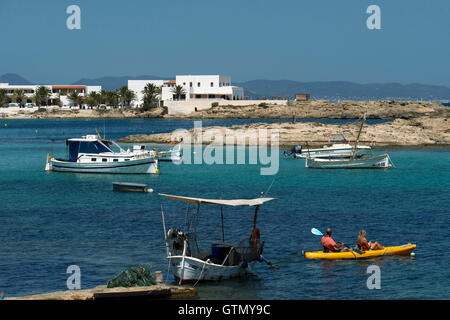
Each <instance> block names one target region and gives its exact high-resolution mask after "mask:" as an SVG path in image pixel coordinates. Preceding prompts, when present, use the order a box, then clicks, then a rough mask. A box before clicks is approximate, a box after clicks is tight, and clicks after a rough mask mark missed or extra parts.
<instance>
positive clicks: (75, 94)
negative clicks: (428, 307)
mask: <svg viewBox="0 0 450 320" xmlns="http://www.w3.org/2000/svg"><path fill="white" fill-rule="evenodd" d="M67 97H68V98H69V99H70V100H71V101H72V102H73V103H74V104H75V105H76V106H81V103H82V101H83V99H82V97H81V96H80V93H79V92H78V91H72V92H71V93H69V95H68V96H67Z"/></svg>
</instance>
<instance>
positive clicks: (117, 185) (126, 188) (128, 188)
mask: <svg viewBox="0 0 450 320" xmlns="http://www.w3.org/2000/svg"><path fill="white" fill-rule="evenodd" d="M112 184H113V191H122V192H153V189H147V185H146V184H141V183H131V182H113V183H112Z"/></svg>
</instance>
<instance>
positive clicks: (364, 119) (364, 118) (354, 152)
mask: <svg viewBox="0 0 450 320" xmlns="http://www.w3.org/2000/svg"><path fill="white" fill-rule="evenodd" d="M365 121H366V113H364V116H363V119H362V121H361V126H360V127H359V131H358V135H357V137H356V141H355V145H354V146H353V150H352V156H351V157H350V160H353V158H354V157H355V155H356V147H357V146H358V142H359V137H360V136H361V131H362V128H363V126H364V122H365Z"/></svg>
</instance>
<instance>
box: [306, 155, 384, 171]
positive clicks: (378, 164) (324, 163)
mask: <svg viewBox="0 0 450 320" xmlns="http://www.w3.org/2000/svg"><path fill="white" fill-rule="evenodd" d="M305 166H306V168H313V169H386V168H389V167H390V163H389V156H388V155H387V154H385V155H381V156H377V157H370V158H364V157H362V158H355V159H345V160H341V159H317V158H316V159H311V158H306V163H305Z"/></svg>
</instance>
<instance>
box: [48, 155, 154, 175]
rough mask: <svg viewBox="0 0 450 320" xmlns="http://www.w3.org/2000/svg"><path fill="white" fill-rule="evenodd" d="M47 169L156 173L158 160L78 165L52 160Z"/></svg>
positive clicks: (82, 171)
mask: <svg viewBox="0 0 450 320" xmlns="http://www.w3.org/2000/svg"><path fill="white" fill-rule="evenodd" d="M48 169H49V171H56V172H76V173H120V174H128V173H130V174H132V173H158V160H155V159H152V158H144V159H136V160H130V161H121V162H105V163H101V162H99V163H80V162H70V161H61V160H57V159H54V158H52V159H51V160H50V162H49V165H48Z"/></svg>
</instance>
